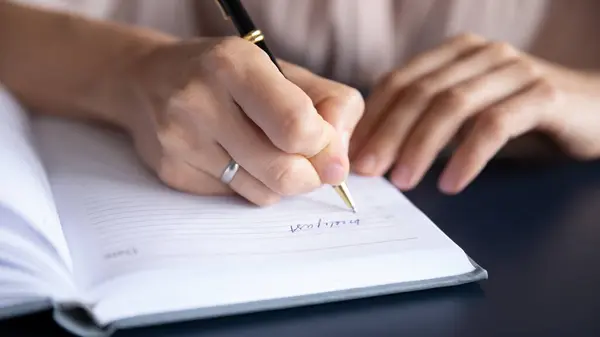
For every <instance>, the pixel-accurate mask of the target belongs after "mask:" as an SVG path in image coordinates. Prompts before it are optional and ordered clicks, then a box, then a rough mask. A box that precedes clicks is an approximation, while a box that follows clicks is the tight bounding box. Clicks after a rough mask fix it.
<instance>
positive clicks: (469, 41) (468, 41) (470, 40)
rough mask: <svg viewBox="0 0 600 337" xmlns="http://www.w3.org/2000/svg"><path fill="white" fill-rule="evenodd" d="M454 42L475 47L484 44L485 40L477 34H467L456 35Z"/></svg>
mask: <svg viewBox="0 0 600 337" xmlns="http://www.w3.org/2000/svg"><path fill="white" fill-rule="evenodd" d="M452 41H453V42H455V43H458V44H461V45H467V46H468V45H475V44H479V43H482V42H483V41H485V39H484V38H483V37H481V36H479V35H477V34H474V33H470V32H465V33H460V34H457V35H455V36H454V37H453V38H452Z"/></svg>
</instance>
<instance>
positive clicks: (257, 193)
mask: <svg viewBox="0 0 600 337" xmlns="http://www.w3.org/2000/svg"><path fill="white" fill-rule="evenodd" d="M184 158H185V162H186V163H188V165H189V166H190V167H191V168H193V169H195V170H197V171H199V172H205V173H207V174H209V175H210V176H211V177H212V178H213V180H214V181H216V182H217V183H219V184H220V185H222V186H223V188H230V189H232V190H233V191H235V192H236V193H237V194H239V195H240V196H242V197H243V198H245V199H246V200H248V201H250V202H252V203H254V204H256V205H259V206H268V205H272V204H274V203H276V202H278V201H279V200H280V198H281V196H280V195H279V194H277V193H276V192H274V191H273V190H271V189H269V188H268V187H267V186H265V184H263V183H262V182H260V181H259V180H258V179H256V178H255V177H253V176H252V175H250V174H249V173H248V172H247V171H246V170H245V169H244V168H243V167H241V165H240V167H239V168H238V170H237V173H236V174H235V175H234V177H233V180H232V181H231V182H230V183H229V185H228V186H229V187H227V185H225V184H224V183H222V182H221V176H222V175H223V172H224V170H225V168H226V167H227V166H228V165H229V163H230V161H231V159H232V158H231V157H230V156H229V154H227V152H226V151H225V150H224V149H223V148H222V147H221V146H219V145H218V144H212V145H211V146H207V147H206V148H204V149H203V151H202V152H201V153H200V152H195V153H189V154H188V155H187V156H185V157H184ZM233 159H234V160H235V158H233ZM236 162H237V160H236ZM238 164H239V163H238ZM198 188H199V189H200V188H202V187H201V186H198Z"/></svg>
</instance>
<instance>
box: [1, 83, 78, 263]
mask: <svg viewBox="0 0 600 337" xmlns="http://www.w3.org/2000/svg"><path fill="white" fill-rule="evenodd" d="M0 158H1V160H2V163H1V165H0V205H1V206H3V207H4V208H6V209H9V210H10V213H14V214H17V216H19V217H21V218H23V219H24V220H25V221H24V223H23V225H22V226H21V228H12V229H14V230H15V231H19V232H21V233H27V234H26V235H29V236H30V238H31V239H32V240H35V242H37V243H39V248H40V250H43V251H45V252H47V253H48V254H52V257H53V258H54V259H56V265H57V266H62V265H63V264H64V266H62V267H63V269H64V271H67V270H68V269H67V268H70V265H71V261H70V256H69V251H68V248H67V244H66V240H65V237H64V235H63V233H62V229H61V225H60V222H59V218H58V213H57V211H56V208H55V204H54V201H53V198H52V193H51V191H50V187H49V184H48V180H47V177H46V174H45V172H44V168H43V166H42V163H41V161H40V158H39V157H38V154H37V151H36V149H35V144H34V142H33V139H32V135H31V130H30V122H29V116H28V115H27V113H26V112H25V111H24V110H23V108H22V107H21V106H20V105H19V104H18V103H17V101H16V99H15V98H14V97H13V96H12V95H11V94H10V93H9V92H8V91H7V90H6V89H5V88H4V87H2V85H0ZM0 208H2V207H0ZM2 214H5V215H6V214H9V212H4V213H3V212H0V226H6V227H14V226H16V225H15V224H13V223H8V221H9V219H10V218H9V217H8V215H7V216H6V217H3V216H2ZM23 226H31V228H25V227H23ZM24 235H25V234H24ZM38 236H41V238H40V237H38Z"/></svg>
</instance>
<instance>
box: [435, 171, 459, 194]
mask: <svg viewBox="0 0 600 337" xmlns="http://www.w3.org/2000/svg"><path fill="white" fill-rule="evenodd" d="M439 188H440V190H442V192H444V193H448V194H451V193H454V191H455V189H456V173H455V172H454V170H453V169H449V170H448V169H446V170H445V171H444V173H442V177H441V178H440V185H439Z"/></svg>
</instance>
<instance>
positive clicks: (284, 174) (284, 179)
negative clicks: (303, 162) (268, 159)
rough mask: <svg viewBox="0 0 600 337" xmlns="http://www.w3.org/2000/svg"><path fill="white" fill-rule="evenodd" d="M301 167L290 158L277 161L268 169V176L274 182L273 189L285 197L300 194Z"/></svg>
mask: <svg viewBox="0 0 600 337" xmlns="http://www.w3.org/2000/svg"><path fill="white" fill-rule="evenodd" d="M298 171H299V167H298V162H297V161H295V160H290V159H289V158H286V159H282V160H278V161H275V163H273V164H272V165H271V166H270V167H269V168H268V169H267V176H268V177H270V179H271V180H272V183H271V185H272V186H271V189H272V190H273V191H274V192H275V193H277V194H279V195H284V196H289V195H294V194H296V193H297V192H298V185H299V184H298V182H299V181H300V179H299V178H298V175H297V173H298Z"/></svg>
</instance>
